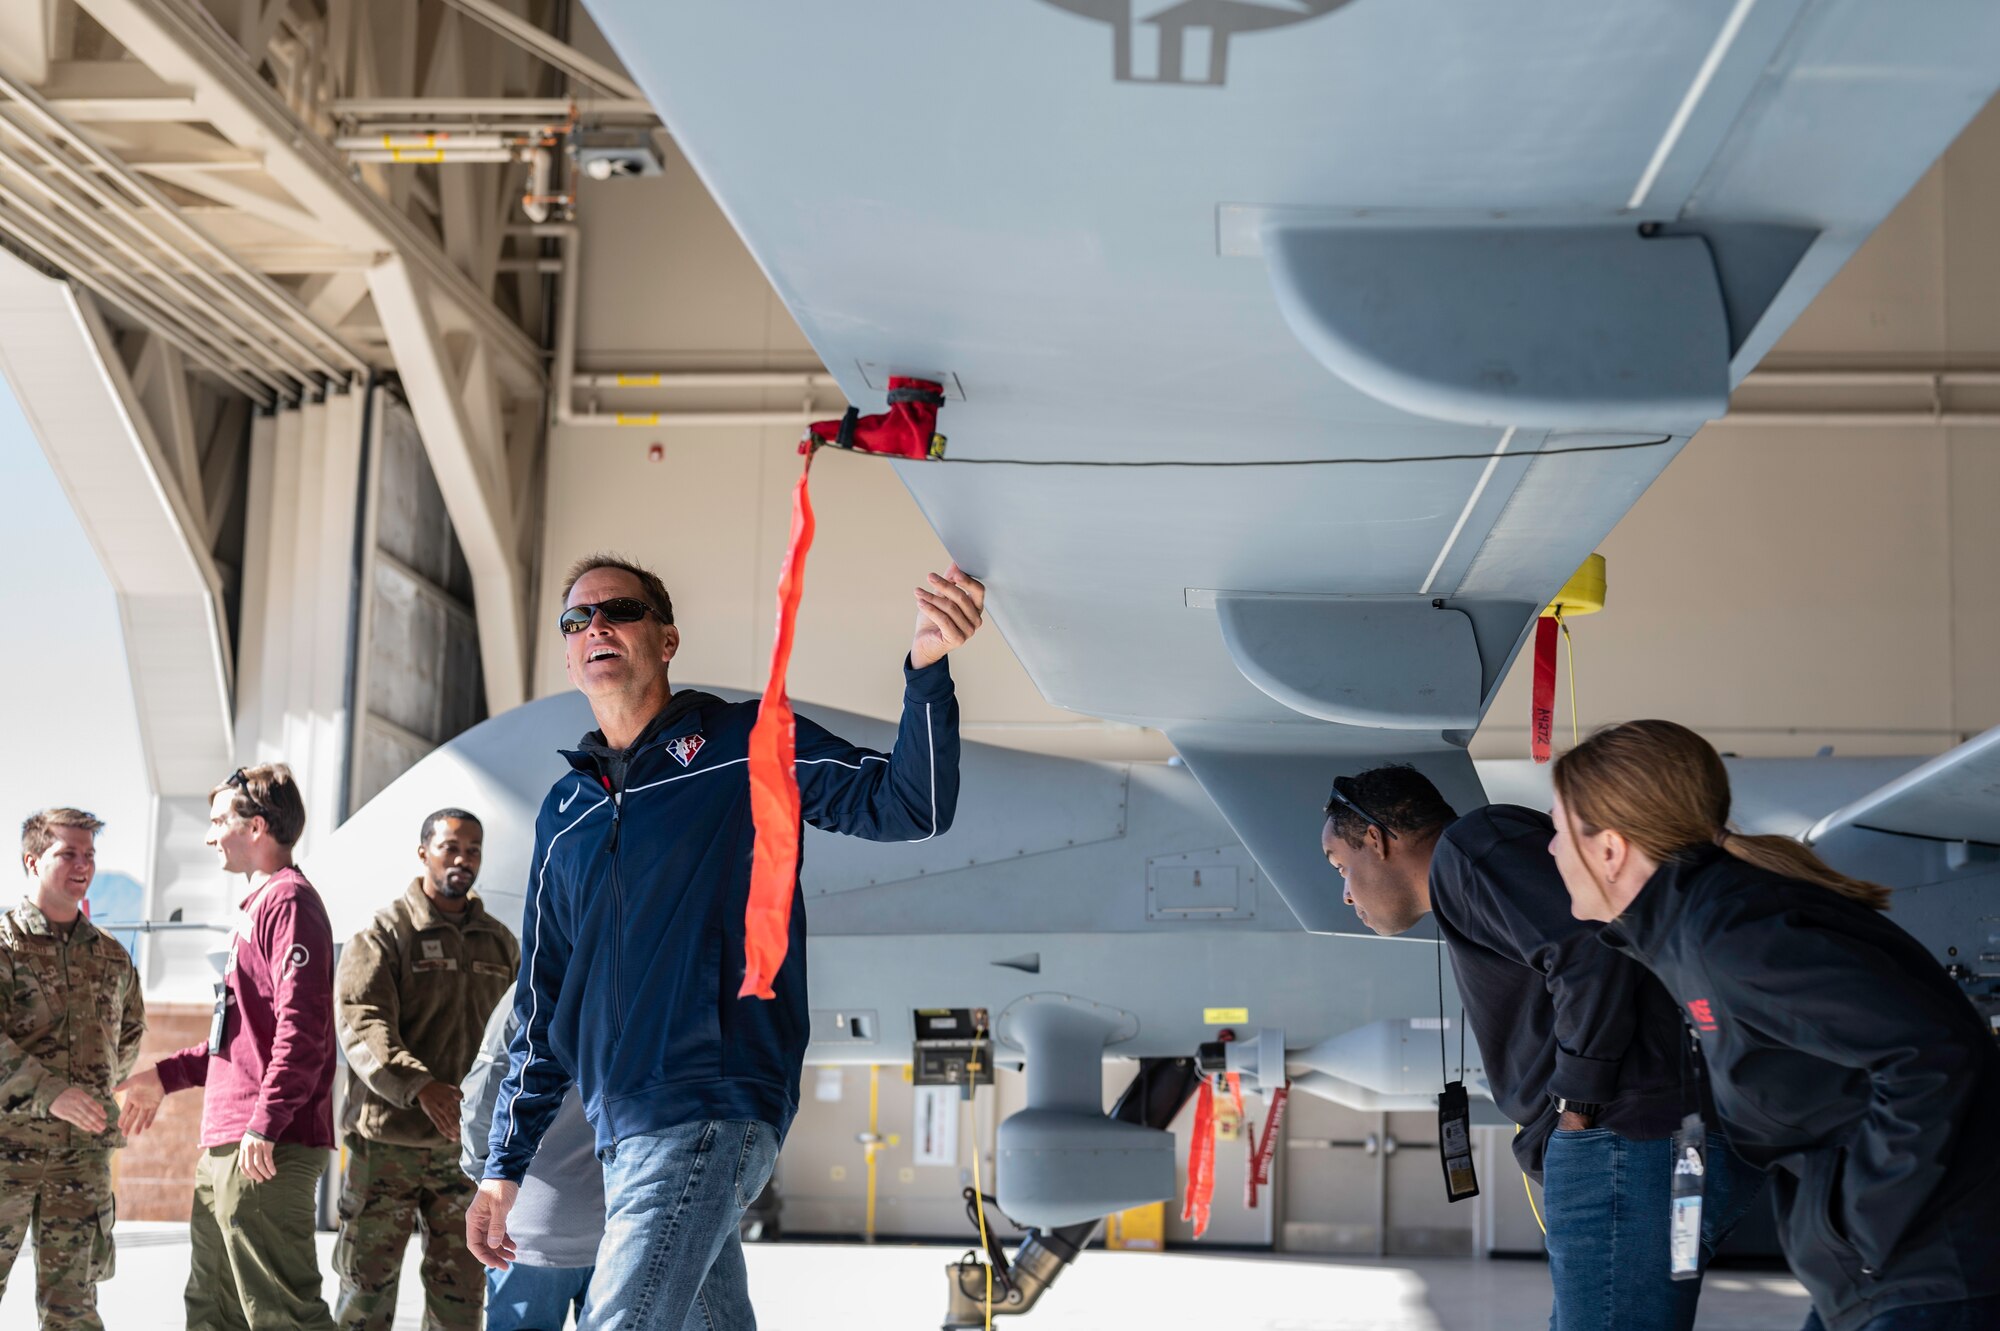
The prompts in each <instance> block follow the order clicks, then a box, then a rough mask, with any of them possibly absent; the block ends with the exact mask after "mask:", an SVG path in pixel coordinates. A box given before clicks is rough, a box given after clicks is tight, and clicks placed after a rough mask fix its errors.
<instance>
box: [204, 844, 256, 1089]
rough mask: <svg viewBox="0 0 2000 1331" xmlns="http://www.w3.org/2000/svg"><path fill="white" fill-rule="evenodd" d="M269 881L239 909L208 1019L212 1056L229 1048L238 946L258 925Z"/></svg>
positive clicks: (209, 1045) (209, 1049) (209, 1050)
mask: <svg viewBox="0 0 2000 1331" xmlns="http://www.w3.org/2000/svg"><path fill="white" fill-rule="evenodd" d="M269 887H270V885H269V884H268V883H267V884H265V886H264V887H262V888H259V889H258V890H257V894H256V895H255V896H253V897H251V898H250V899H249V900H248V901H246V902H244V903H243V907H242V909H240V910H239V911H237V912H236V927H235V928H234V929H232V930H231V931H230V934H229V960H228V961H227V962H225V963H223V967H222V978H221V979H219V980H217V981H216V982H215V1011H214V1013H213V1014H212V1015H211V1016H210V1017H209V1020H208V1052H209V1054H210V1055H211V1056H213V1055H216V1054H220V1053H221V1052H222V1051H223V1050H224V1049H226V1048H227V1047H228V1036H229V1008H230V1005H231V1004H233V1003H234V1002H235V1001H236V1000H235V997H234V996H233V995H232V994H231V993H230V991H229V986H230V982H231V981H233V980H234V979H235V978H236V949H237V948H239V947H241V946H242V945H243V940H244V939H246V938H248V937H250V934H251V931H252V930H253V929H254V928H255V927H256V924H257V903H258V902H260V901H262V900H263V899H264V893H265V891H267V890H268V889H269Z"/></svg>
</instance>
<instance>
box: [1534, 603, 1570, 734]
mask: <svg viewBox="0 0 2000 1331" xmlns="http://www.w3.org/2000/svg"><path fill="white" fill-rule="evenodd" d="M1561 628H1562V625H1561V624H1559V623H1558V622H1557V621H1556V617H1555V616H1554V615H1543V616H1542V617H1541V618H1540V619H1538V620H1536V621H1535V686H1534V696H1533V697H1532V698H1531V699H1530V701H1529V704H1528V706H1529V716H1528V735H1529V741H1530V743H1531V744H1532V745H1533V746H1534V754H1535V761H1536V762H1538V763H1545V762H1547V761H1548V760H1549V752H1550V741H1551V740H1552V738H1553V737H1554V735H1555V729H1556V634H1557V633H1558V632H1559V631H1560V630H1561Z"/></svg>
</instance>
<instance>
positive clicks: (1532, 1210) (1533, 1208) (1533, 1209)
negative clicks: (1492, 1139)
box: [1514, 1123, 1549, 1238]
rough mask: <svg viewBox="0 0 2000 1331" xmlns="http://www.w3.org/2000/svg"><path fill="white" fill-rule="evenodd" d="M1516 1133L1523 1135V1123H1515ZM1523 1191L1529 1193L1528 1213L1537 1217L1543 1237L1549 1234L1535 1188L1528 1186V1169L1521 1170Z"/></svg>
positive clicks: (1537, 1224) (1536, 1224)
mask: <svg viewBox="0 0 2000 1331" xmlns="http://www.w3.org/2000/svg"><path fill="white" fill-rule="evenodd" d="M1514 1135H1515V1136H1516V1137H1518V1136H1520V1135H1521V1125H1520V1124H1518V1123H1516V1124H1515V1125H1514ZM1521 1191H1522V1192H1525V1193H1527V1194H1528V1213H1529V1214H1530V1215H1532V1216H1534V1217H1535V1227H1536V1228H1537V1229H1539V1230H1541V1231H1542V1237H1543V1238H1547V1237H1548V1236H1549V1227H1548V1226H1547V1225H1545V1224H1543V1223H1542V1208H1541V1207H1539V1206H1537V1205H1535V1190H1534V1189H1533V1188H1531V1187H1529V1186H1528V1171H1527V1170H1525V1169H1524V1170H1522V1171H1521Z"/></svg>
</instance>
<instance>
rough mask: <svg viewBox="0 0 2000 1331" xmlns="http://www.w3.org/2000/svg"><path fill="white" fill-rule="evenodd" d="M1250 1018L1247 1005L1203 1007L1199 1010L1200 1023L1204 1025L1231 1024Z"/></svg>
mask: <svg viewBox="0 0 2000 1331" xmlns="http://www.w3.org/2000/svg"><path fill="white" fill-rule="evenodd" d="M1249 1020H1250V1009H1249V1008H1247V1007H1205V1008H1203V1009H1202V1010H1201V1024H1202V1025H1204V1026H1233V1025H1235V1024H1237V1023H1238V1022H1247V1021H1249Z"/></svg>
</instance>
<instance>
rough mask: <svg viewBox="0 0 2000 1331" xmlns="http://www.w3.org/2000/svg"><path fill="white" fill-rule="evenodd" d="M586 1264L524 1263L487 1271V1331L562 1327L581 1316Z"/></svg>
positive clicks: (586, 1282) (587, 1273)
mask: <svg viewBox="0 0 2000 1331" xmlns="http://www.w3.org/2000/svg"><path fill="white" fill-rule="evenodd" d="M595 1269H596V1268H595V1267H589V1266H527V1265H524V1264H523V1263H520V1262H516V1263H514V1264H513V1265H512V1266H510V1267H508V1268H507V1269H506V1270H505V1271H488V1272H487V1273H486V1331H563V1328H564V1327H565V1326H568V1325H569V1318H570V1314H571V1313H572V1312H574V1313H575V1314H576V1316H577V1320H578V1321H582V1320H583V1296H584V1294H585V1293H587V1292H588V1291H589V1289H590V1273H591V1272H592V1271H593V1270H595Z"/></svg>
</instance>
